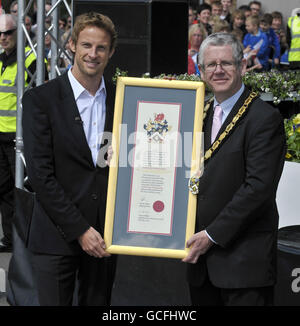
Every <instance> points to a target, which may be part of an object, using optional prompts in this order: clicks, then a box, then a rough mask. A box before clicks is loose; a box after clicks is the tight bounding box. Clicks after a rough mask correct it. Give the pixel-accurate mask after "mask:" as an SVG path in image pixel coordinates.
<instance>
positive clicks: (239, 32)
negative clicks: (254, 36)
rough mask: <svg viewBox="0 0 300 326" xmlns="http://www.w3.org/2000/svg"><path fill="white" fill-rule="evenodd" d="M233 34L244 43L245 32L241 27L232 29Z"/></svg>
mask: <svg viewBox="0 0 300 326" xmlns="http://www.w3.org/2000/svg"><path fill="white" fill-rule="evenodd" d="M231 34H232V35H234V36H235V37H236V38H237V39H238V40H239V41H240V42H241V44H243V39H244V34H243V32H242V30H240V29H234V30H232V31H231Z"/></svg>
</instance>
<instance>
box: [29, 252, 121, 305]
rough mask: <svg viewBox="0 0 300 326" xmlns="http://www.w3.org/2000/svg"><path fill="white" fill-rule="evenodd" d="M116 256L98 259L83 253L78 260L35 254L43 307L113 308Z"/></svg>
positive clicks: (39, 293)
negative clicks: (75, 292)
mask: <svg viewBox="0 0 300 326" xmlns="http://www.w3.org/2000/svg"><path fill="white" fill-rule="evenodd" d="M116 258H117V257H116V256H114V255H112V256H111V257H108V258H95V257H92V256H89V255H88V254H86V253H84V252H82V253H81V254H79V255H77V256H57V255H47V254H35V253H34V254H33V269H34V277H35V280H36V284H37V291H38V297H39V304H40V305H41V306H70V305H72V303H74V298H73V294H74V290H75V284H76V282H77V287H76V288H77V289H78V293H77V296H75V302H76V301H77V302H78V305H81V306H107V305H110V299H111V291H112V286H113V281H114V277H115V271H116Z"/></svg>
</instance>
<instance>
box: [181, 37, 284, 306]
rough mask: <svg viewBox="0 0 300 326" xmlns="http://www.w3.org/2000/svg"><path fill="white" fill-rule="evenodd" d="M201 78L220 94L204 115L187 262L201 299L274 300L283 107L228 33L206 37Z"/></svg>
mask: <svg viewBox="0 0 300 326" xmlns="http://www.w3.org/2000/svg"><path fill="white" fill-rule="evenodd" d="M199 62H200V71H201V76H202V79H203V80H204V81H205V82H206V83H207V85H208V86H209V87H210V88H211V89H212V91H213V93H214V97H213V99H212V101H211V104H210V105H208V106H207V107H206V108H207V114H206V120H205V122H204V133H205V136H204V146H205V150H206V154H205V158H206V160H205V164H204V172H203V175H202V177H201V178H200V179H199V178H196V177H194V178H192V180H191V181H192V182H191V185H192V187H191V190H192V192H193V193H198V207H197V223H196V233H195V234H194V235H193V236H192V237H191V239H190V240H189V241H188V243H187V246H188V247H191V250H190V253H189V255H188V256H187V257H186V258H185V259H184V262H188V263H191V264H189V265H188V281H189V284H190V291H191V298H192V303H193V304H194V305H272V302H273V301H272V300H273V286H274V283H275V280H276V250H277V228H278V212H277V208H276V202H275V196H276V190H277V185H278V182H279V179H280V176H281V172H282V168H283V163H284V157H285V133H284V127H283V121H282V117H281V115H280V113H279V111H278V110H277V109H275V108H273V107H272V106H270V105H268V104H266V103H265V102H263V101H262V100H260V99H259V98H258V97H257V95H256V94H255V93H251V91H249V90H248V89H246V88H245V86H244V84H243V82H242V76H243V74H244V73H245V71H246V60H245V59H243V48H242V45H241V44H240V42H238V41H237V39H236V38H235V37H234V36H233V35H231V34H228V33H217V34H212V35H210V36H209V37H207V38H206V39H205V40H204V41H203V43H202V45H201V48H200V52H199Z"/></svg>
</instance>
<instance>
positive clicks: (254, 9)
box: [249, 1, 261, 16]
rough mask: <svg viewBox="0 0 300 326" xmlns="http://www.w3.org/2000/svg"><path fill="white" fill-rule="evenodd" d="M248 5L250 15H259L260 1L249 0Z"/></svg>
mask: <svg viewBox="0 0 300 326" xmlns="http://www.w3.org/2000/svg"><path fill="white" fill-rule="evenodd" d="M249 7H250V9H251V15H252V16H259V15H260V10H261V3H260V2H259V1H251V2H250V3H249Z"/></svg>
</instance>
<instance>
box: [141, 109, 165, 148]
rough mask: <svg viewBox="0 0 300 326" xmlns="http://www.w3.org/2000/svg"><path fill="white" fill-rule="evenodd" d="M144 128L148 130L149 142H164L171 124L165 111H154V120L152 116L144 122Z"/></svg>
mask: <svg viewBox="0 0 300 326" xmlns="http://www.w3.org/2000/svg"><path fill="white" fill-rule="evenodd" d="M144 129H145V130H146V132H147V137H148V141H149V142H151V141H155V142H163V141H164V138H165V136H166V133H167V132H169V131H170V129H171V126H169V125H168V121H167V120H166V119H165V115H164V114H163V113H158V114H157V113H154V120H152V119H151V118H150V119H149V120H148V122H147V123H146V124H144Z"/></svg>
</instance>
